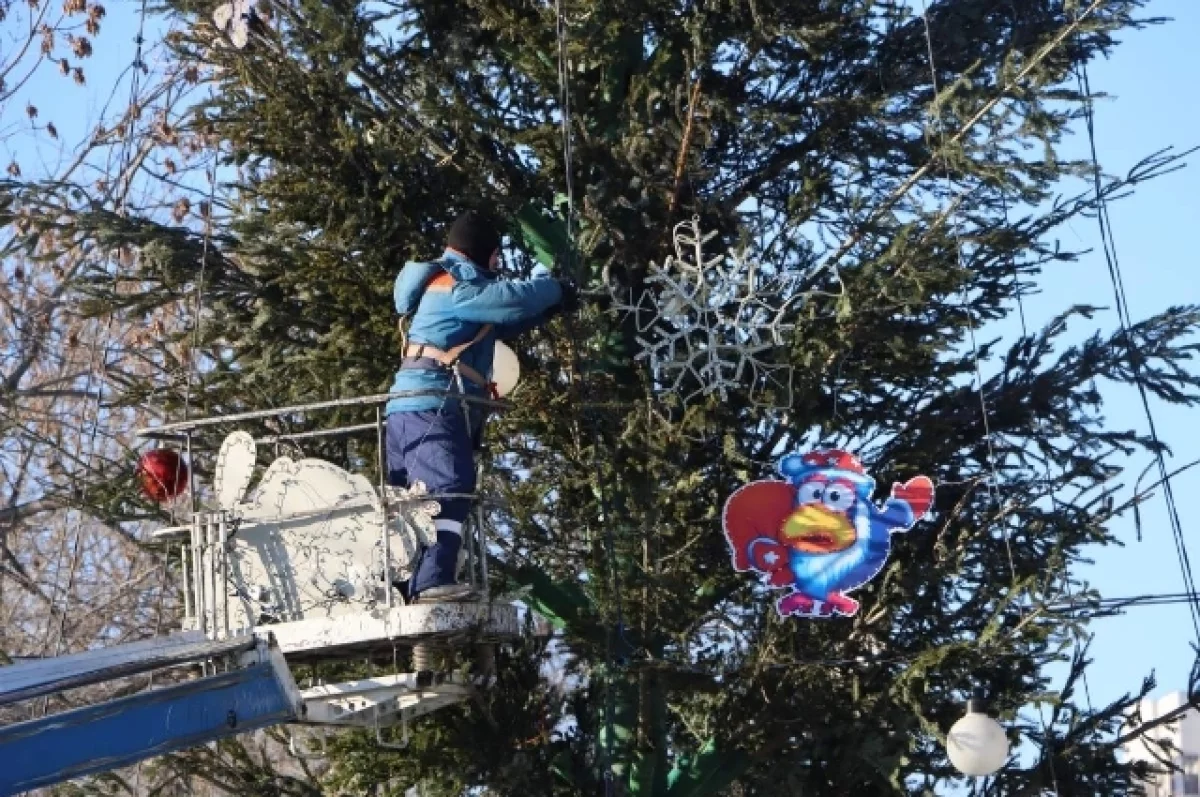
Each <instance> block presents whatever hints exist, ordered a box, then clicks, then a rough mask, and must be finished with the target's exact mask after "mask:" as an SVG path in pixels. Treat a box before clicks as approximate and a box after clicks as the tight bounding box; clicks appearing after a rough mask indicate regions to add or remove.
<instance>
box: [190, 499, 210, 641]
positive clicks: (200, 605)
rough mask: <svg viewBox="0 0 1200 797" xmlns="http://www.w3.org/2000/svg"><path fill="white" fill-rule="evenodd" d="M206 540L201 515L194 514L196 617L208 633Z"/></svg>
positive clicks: (193, 563)
mask: <svg viewBox="0 0 1200 797" xmlns="http://www.w3.org/2000/svg"><path fill="white" fill-rule="evenodd" d="M203 562H204V540H203V539H202V538H201V536H200V516H199V515H195V514H193V515H192V583H193V584H194V585H195V588H196V606H195V609H196V619H197V621H199V622H198V625H199V628H200V631H201V632H202V633H204V634H205V635H207V634H208V628H207V626H206V625H205V623H204V620H205V618H204V570H203Z"/></svg>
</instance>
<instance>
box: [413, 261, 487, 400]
mask: <svg viewBox="0 0 1200 797" xmlns="http://www.w3.org/2000/svg"><path fill="white" fill-rule="evenodd" d="M453 289H454V277H453V275H451V274H450V273H449V272H446V271H443V272H442V273H441V274H438V275H437V276H436V277H434V278H433V279H431V280H430V281H429V282H427V283H426V284H425V289H424V291H422V295H424V293H427V292H429V291H433V292H434V293H449V292H450V291H452V290H453ZM417 306H418V308H419V307H420V300H418V301H417ZM407 318H408V316H407V315H403V316H401V317H400V333H401V335H403V336H404V341H405V342H404V357H405V359H419V358H428V359H431V360H434V361H436V362H437V363H439V364H441V365H442V366H443V367H445V368H447V369H449V370H451V371H453V372H454V373H456V374H458V375H459V376H460V377H462V378H464V379H466V380H467V381H469V382H472V383H474V384H476V385H478V386H480V387H482V388H484V389H485V390H486V391H487V392H488V395H489V396H491V397H492V398H494V399H498V398H499V393H498V392H497V391H496V383H495V382H492V381H490V380H489V379H487V378H486V377H485V376H484V375H483V374H481V373H479V371H477V370H475V369H474V368H472V367H471V366H469V365H467V364H466V363H464V362H461V361H460V358H461V357H462V355H463V353H464V352H465V351H466V350H467V349H469V348H471V347H472V346H474V345H475V344H476V343H478V342H479V341H481V340H483V339H484V338H486V337H487V336H488V333H489V332H491V331H492V329H493V328H494V327H493V325H492V324H484V325H483V326H481V327H480V328H479V331H478V332H476V333H475V337H473V338H471V339H470V340H468V341H466V342H465V343H460V344H458V345H457V346H454V347H453V348H451V349H449V350H447V351H443V350H441V349H439V348H437V347H436V346H432V345H430V344H428V343H409V342H408V335H407V333H406V331H405V329H404V322H405V320H406V319H407Z"/></svg>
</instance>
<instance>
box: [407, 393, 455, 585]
mask: <svg viewBox="0 0 1200 797" xmlns="http://www.w3.org/2000/svg"><path fill="white" fill-rule="evenodd" d="M474 448H475V434H473V433H472V430H471V428H470V427H469V426H468V425H467V419H466V418H464V417H463V412H462V407H461V406H460V405H459V403H458V402H456V401H450V402H447V403H446V406H444V407H443V408H442V409H440V410H426V411H416V412H393V413H392V414H391V415H389V416H388V418H387V462H388V482H389V483H390V484H392V485H393V486H396V487H408V486H411V485H412V484H413V483H414V482H418V481H419V482H423V483H424V484H425V488H426V490H428V492H429V494H430V495H435V496H436V495H442V494H446V493H458V494H464V493H474V492H475V457H474ZM438 504H439V505H440V506H441V511H440V512H439V513H438V515H437V517H435V518H434V521H435V522H436V521H438V520H449V521H455V522H457V523H460V524H461V523H463V522H465V521H466V519H467V515H468V514H469V513H470V511H471V502H470V500H469V499H466V498H446V499H439V500H438ZM462 544H463V538H462V534H461V533H455V532H454V531H450V530H446V529H438V531H437V542H435V543H434V544H433V545H431V546H429V548H427V549H426V550H424V551H422V553H421V555H420V560H419V562H418V563H417V568H416V572H415V573H414V574H413V577H412V581H411V582H410V584H409V593H410V596H416V595H419V594H420V593H421V592H423V591H424V590H427V589H429V588H430V587H440V586H444V585H447V584H453V583H455V571H456V570H457V567H458V554H459V551H461V550H462Z"/></svg>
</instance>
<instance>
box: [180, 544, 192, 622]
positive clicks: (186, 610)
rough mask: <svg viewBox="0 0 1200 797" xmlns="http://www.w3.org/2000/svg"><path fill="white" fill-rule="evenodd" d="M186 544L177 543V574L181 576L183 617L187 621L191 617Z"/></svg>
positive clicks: (190, 591)
mask: <svg viewBox="0 0 1200 797" xmlns="http://www.w3.org/2000/svg"><path fill="white" fill-rule="evenodd" d="M187 554H188V544H187V543H186V542H181V543H179V573H180V575H181V576H183V617H184V619H185V620H189V619H191V617H192V580H191V579H190V578H189V577H188V567H189V566H190V563H189V562H188V555H187Z"/></svg>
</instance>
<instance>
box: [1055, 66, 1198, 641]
mask: <svg viewBox="0 0 1200 797" xmlns="http://www.w3.org/2000/svg"><path fill="white" fill-rule="evenodd" d="M1075 74H1076V80H1077V81H1078V84H1079V91H1080V93H1081V94H1082V95H1083V98H1084V104H1083V107H1084V122H1085V127H1086V130H1087V136H1088V144H1089V149H1090V155H1091V161H1092V180H1093V185H1094V190H1095V192H1096V207H1097V213H1096V221H1097V224H1098V225H1099V228H1100V239H1101V242H1102V244H1103V249H1104V260H1105V263H1106V264H1107V266H1108V274H1109V279H1110V281H1111V283H1112V288H1113V296H1114V298H1115V300H1116V305H1117V318H1118V320H1119V321H1120V324H1121V332H1122V337H1123V342H1124V343H1125V347H1126V350H1127V351H1128V353H1129V358H1130V364H1131V366H1132V371H1133V380H1134V384H1135V385H1136V387H1137V391H1138V396H1139V398H1140V399H1141V404H1142V410H1143V412H1144V413H1145V416H1146V422H1147V424H1148V426H1149V431H1150V439H1151V442H1152V443H1153V446H1154V459H1155V463H1156V464H1157V466H1158V473H1159V477H1160V480H1161V484H1162V485H1163V498H1164V501H1165V503H1166V507H1167V520H1168V522H1169V523H1170V526H1171V532H1172V535H1173V537H1174V542H1175V553H1176V557H1177V558H1178V560H1179V568H1180V572H1181V574H1182V576H1183V585H1184V589H1185V590H1186V592H1187V593H1188V594H1189V595H1190V596H1192V599H1190V600H1189V601H1188V606H1189V611H1190V614H1191V618H1192V627H1193V630H1194V631H1195V633H1196V642H1197V646H1200V595H1198V594H1197V590H1196V581H1195V576H1194V573H1193V570H1192V562H1191V556H1190V555H1189V553H1188V549H1187V541H1186V539H1185V538H1184V534H1183V523H1182V521H1181V520H1180V517H1179V508H1178V505H1177V503H1176V501H1175V493H1174V490H1173V488H1172V485H1171V477H1170V474H1169V473H1168V470H1167V463H1166V459H1165V457H1164V456H1163V445H1162V442H1161V441H1160V439H1159V436H1158V428H1157V425H1156V424H1155V422H1154V412H1153V410H1152V409H1151V407H1150V398H1149V395H1148V394H1147V391H1146V385H1145V382H1144V380H1143V376H1142V369H1143V367H1144V363H1143V359H1142V356H1141V353H1140V352H1139V351H1138V349H1137V347H1136V346H1135V345H1134V341H1133V337H1132V329H1131V328H1132V322H1131V320H1130V312H1129V302H1128V297H1127V295H1126V293H1125V285H1124V280H1123V279H1122V276H1121V263H1120V259H1119V257H1118V256H1117V247H1116V239H1115V238H1114V236H1113V231H1112V219H1111V217H1110V216H1109V213H1108V199H1107V197H1106V196H1105V194H1104V191H1103V185H1102V182H1101V176H1100V160H1099V155H1098V154H1097V147H1096V118H1095V107H1094V101H1093V95H1092V88H1091V81H1090V79H1089V77H1088V71H1087V64H1084V65H1083V66H1082V67H1080V68H1077V69H1076V72H1075Z"/></svg>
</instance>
